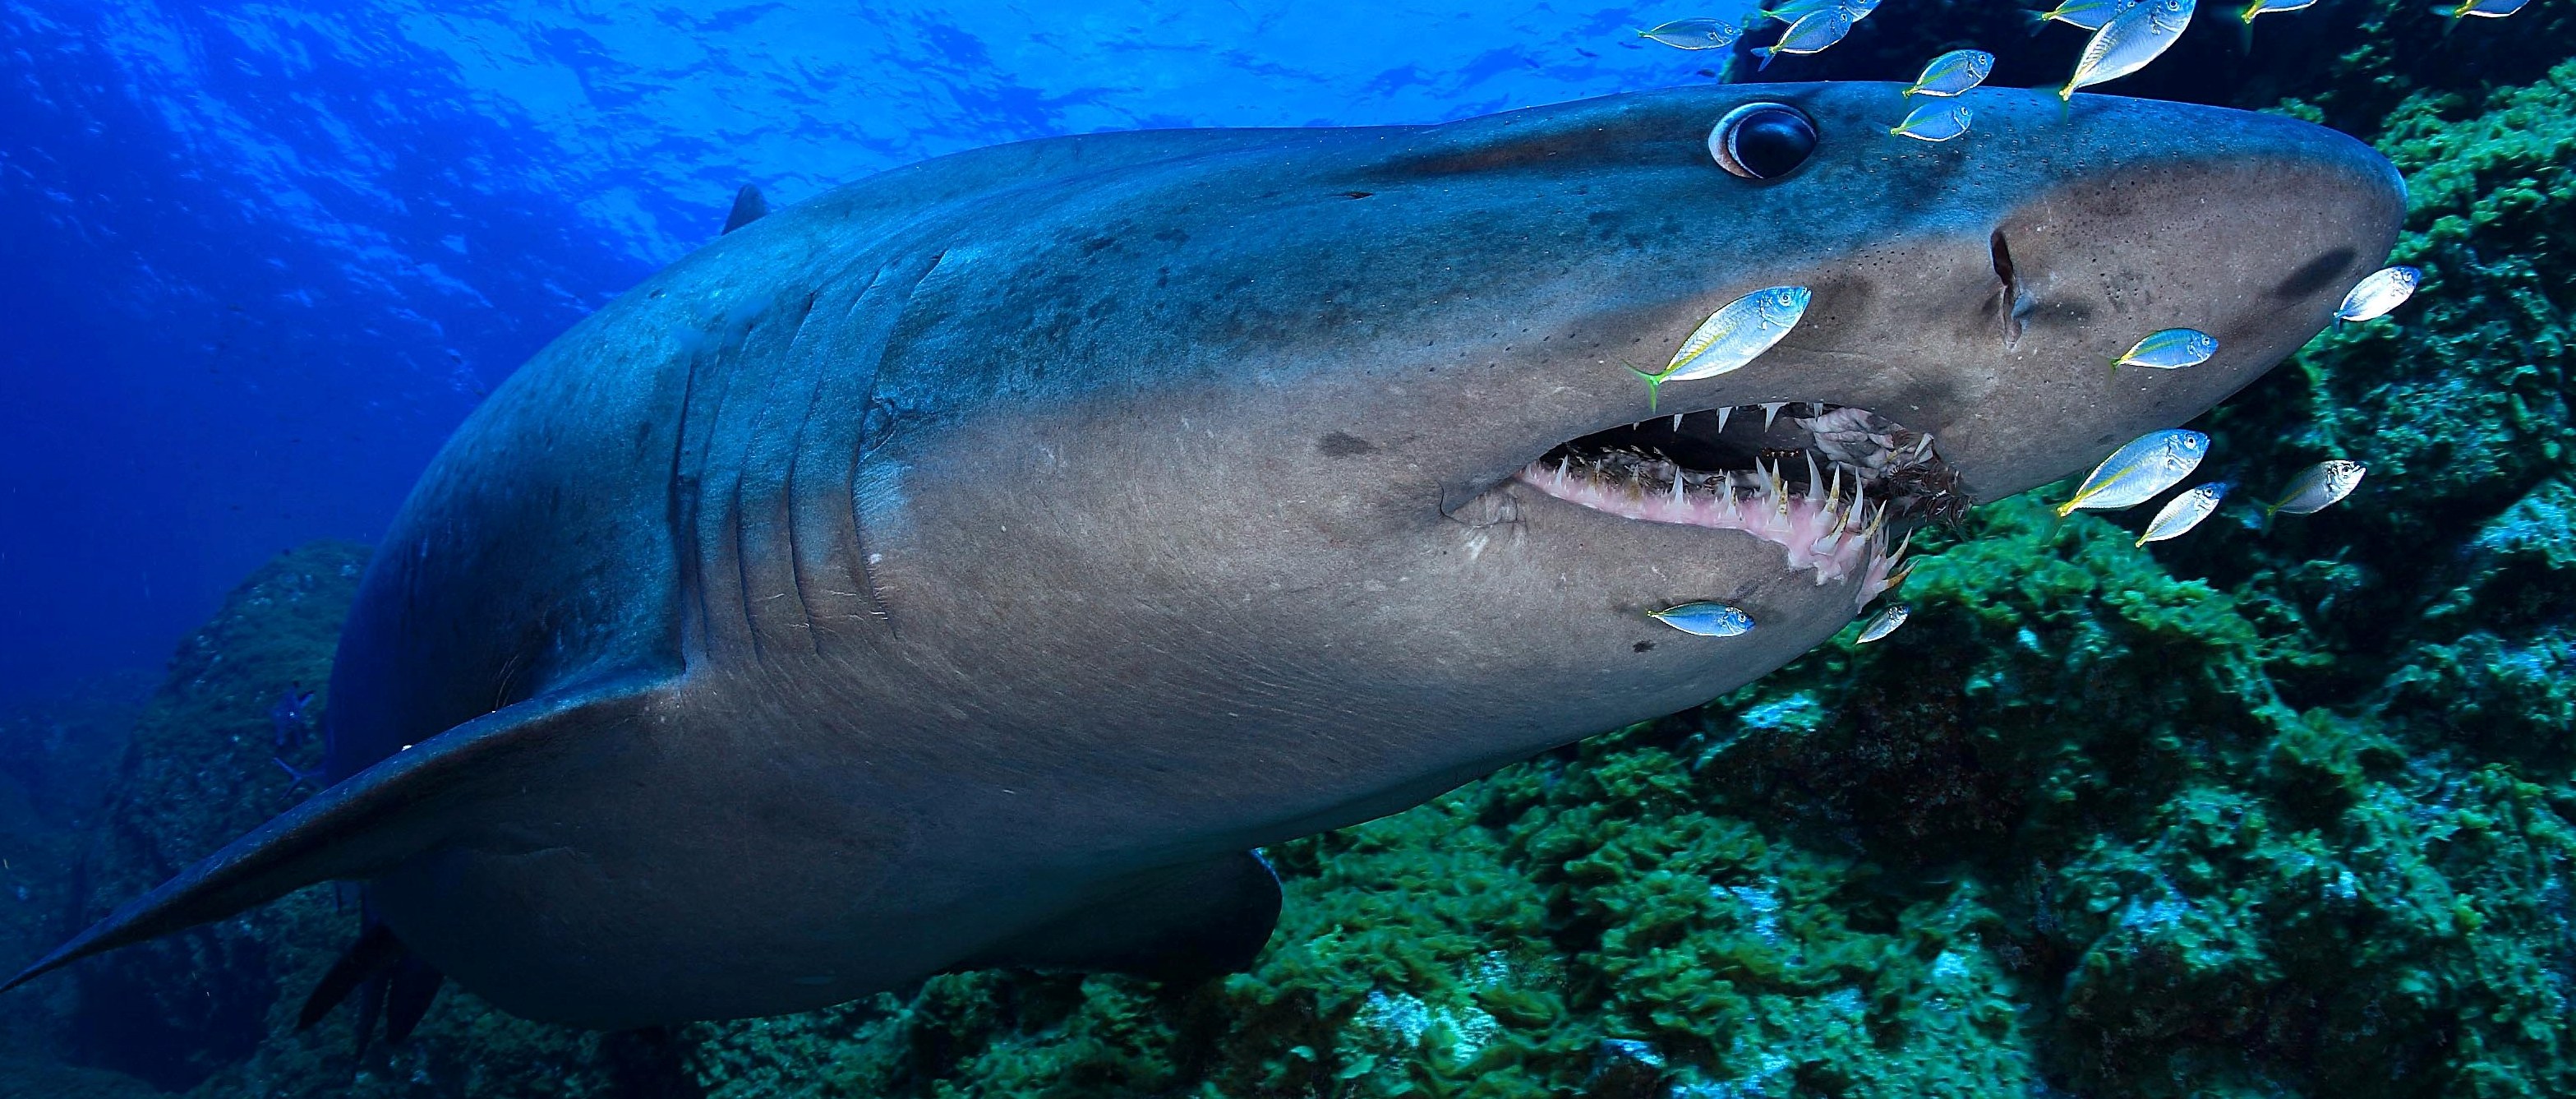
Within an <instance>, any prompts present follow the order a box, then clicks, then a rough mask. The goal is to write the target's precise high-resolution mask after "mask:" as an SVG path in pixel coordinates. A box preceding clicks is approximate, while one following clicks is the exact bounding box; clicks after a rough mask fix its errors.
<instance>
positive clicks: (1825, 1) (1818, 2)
mask: <svg viewBox="0 0 2576 1099" xmlns="http://www.w3.org/2000/svg"><path fill="white" fill-rule="evenodd" d="M1839 6H1840V5H1839V4H1836V3H1835V2H1834V0H1781V2H1780V3H1777V4H1774V5H1772V6H1770V7H1767V8H1764V9H1762V14H1764V15H1768V16H1770V17H1771V18H1773V19H1777V20H1779V21H1781V22H1783V23H1795V22H1797V21H1798V20H1801V19H1804V18H1806V17H1808V16H1810V15H1814V14H1815V13H1817V12H1820V11H1823V10H1825V9H1826V8H1832V7H1839Z"/></svg>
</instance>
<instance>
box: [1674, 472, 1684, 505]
mask: <svg viewBox="0 0 2576 1099" xmlns="http://www.w3.org/2000/svg"><path fill="white" fill-rule="evenodd" d="M1673 506H1674V507H1680V506H1682V471H1680V470H1678V469H1676V470H1674V471H1673Z"/></svg>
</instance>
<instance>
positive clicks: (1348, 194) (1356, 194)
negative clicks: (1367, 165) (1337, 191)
mask: <svg viewBox="0 0 2576 1099" xmlns="http://www.w3.org/2000/svg"><path fill="white" fill-rule="evenodd" d="M1376 193H1377V192H1375V191H1344V192H1342V197H1343V198H1367V197H1369V196H1370V195H1374V194H1376Z"/></svg>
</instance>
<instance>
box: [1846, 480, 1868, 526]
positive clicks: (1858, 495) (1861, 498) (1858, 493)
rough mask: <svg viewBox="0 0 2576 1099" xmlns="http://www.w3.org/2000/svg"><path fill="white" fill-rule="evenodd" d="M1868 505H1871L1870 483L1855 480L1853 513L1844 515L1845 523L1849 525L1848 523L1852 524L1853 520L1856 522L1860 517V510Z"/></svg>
mask: <svg viewBox="0 0 2576 1099" xmlns="http://www.w3.org/2000/svg"><path fill="white" fill-rule="evenodd" d="M1868 504H1869V482H1867V481H1858V480H1855V483H1854V484H1853V485H1852V506H1851V511H1850V512H1849V513H1848V514H1846V515H1844V516H1843V521H1844V522H1846V523H1848V522H1850V521H1852V520H1854V519H1857V518H1859V517H1860V509H1861V508H1863V507H1865V506H1867V505H1868Z"/></svg>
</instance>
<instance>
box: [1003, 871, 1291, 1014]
mask: <svg viewBox="0 0 2576 1099" xmlns="http://www.w3.org/2000/svg"><path fill="white" fill-rule="evenodd" d="M1113 884H1114V886H1115V888H1113V889H1111V890H1110V891H1108V892H1107V893H1106V894H1105V896H1107V897H1108V898H1109V899H1107V900H1105V901H1102V902H1101V903H1099V904H1095V905H1093V906H1091V907H1089V908H1083V909H1078V910H1076V911H1074V912H1073V913H1071V914H1069V915H1066V916H1063V917H1060V918H1058V919H1056V920H1054V921H1051V922H1049V923H1046V924H1043V925H1041V926H1039V927H1036V928H1033V929H1031V930H1029V931H1027V932H1025V933H1022V934H1021V935H1019V936H1017V937H1015V938H1012V939H1009V940H1007V941H1005V942H1003V943H1000V944H998V945H996V946H994V947H992V948H991V949H989V950H986V951H985V952H984V953H982V954H979V955H977V956H975V957H974V958H972V959H969V960H968V961H967V962H965V963H963V964H961V965H960V966H959V967H958V968H961V969H975V968H985V967H992V966H1026V967H1030V968H1037V969H1077V970H1086V971H1094V972H1097V971H1104V970H1105V971H1108V972H1113V973H1131V974H1135V975H1136V976H1140V977H1150V978H1153V979H1155V980H1161V981H1174V982H1182V981H1194V980H1204V979H1206V978H1209V977H1213V976H1217V975H1219V974H1223V973H1237V972H1241V971H1242V970H1244V969H1245V968H1247V967H1249V966H1250V965H1251V964H1252V960H1253V959H1254V958H1255V957H1257V956H1259V955H1260V953H1261V948H1262V947H1263V946H1264V945H1267V944H1268V943H1269V942H1270V932H1271V930H1272V929H1273V928H1275V927H1276V926H1278V923H1279V903H1280V902H1279V877H1278V875H1276V874H1273V873H1271V871H1270V863H1269V862H1268V861H1267V860H1265V859H1263V858H1262V857H1261V855H1260V854H1259V853H1257V852H1252V851H1246V852H1243V853H1241V854H1234V855H1225V856H1222V857H1220V858H1215V859H1211V860H1209V861H1206V862H1200V863H1190V864H1187V865H1183V866H1174V867H1164V868H1162V869H1158V870H1153V871H1148V872H1146V873H1142V874H1138V875H1135V876H1133V877H1130V878H1127V879H1125V880H1122V881H1119V882H1116V883H1113Z"/></svg>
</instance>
